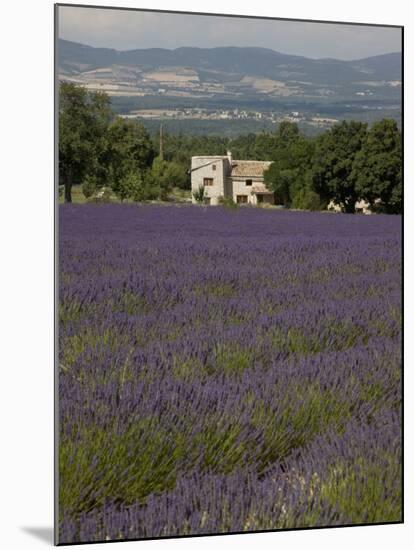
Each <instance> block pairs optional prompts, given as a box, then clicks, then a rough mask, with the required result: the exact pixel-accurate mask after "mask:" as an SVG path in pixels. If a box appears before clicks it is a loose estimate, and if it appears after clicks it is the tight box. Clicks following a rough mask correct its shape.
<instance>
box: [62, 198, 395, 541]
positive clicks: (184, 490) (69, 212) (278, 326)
mask: <svg viewBox="0 0 414 550" xmlns="http://www.w3.org/2000/svg"><path fill="white" fill-rule="evenodd" d="M400 227H401V218H400V217H398V216H380V215H378V216H357V215H342V214H338V215H335V214H327V213H325V214H323V213H304V212H301V213H300V212H284V211H274V210H269V211H266V210H262V209H254V208H244V209H243V208H240V209H238V210H229V209H226V208H224V207H195V206H194V207H191V206H183V207H177V206H154V205H147V206H136V205H121V204H109V205H62V206H60V310H59V316H60V343H59V355H60V422H61V424H60V542H61V543H63V542H79V541H94V540H109V539H119V538H145V537H159V536H168V535H184V534H200V533H220V532H238V531H254V530H262V529H282V528H292V527H309V526H331V525H338V524H340V525H344V524H362V523H377V522H395V521H399V520H400V519H401V466H400V458H401V457H400V453H401V447H400V446H401V431H400V399H401V391H400V374H401V371H400V369H401V309H400V308H401V303H400V302H401V234H400Z"/></svg>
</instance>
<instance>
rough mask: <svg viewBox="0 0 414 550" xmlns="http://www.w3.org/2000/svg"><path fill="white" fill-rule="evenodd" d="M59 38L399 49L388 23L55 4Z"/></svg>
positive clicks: (357, 51) (318, 53)
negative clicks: (356, 23) (375, 23)
mask: <svg viewBox="0 0 414 550" xmlns="http://www.w3.org/2000/svg"><path fill="white" fill-rule="evenodd" d="M59 37H60V38H65V39H67V40H73V41H74V42H80V43H83V44H88V45H91V46H100V47H107V48H108V47H109V48H115V49H118V50H128V49H134V48H170V49H173V48H178V47H181V46H197V47H204V48H209V47H210V48H211V47H215V46H257V47H265V48H271V49H274V50H277V51H280V52H283V53H289V54H296V55H305V56H307V57H314V58H321V57H335V58H338V59H358V58H362V57H367V56H370V55H379V54H382V53H388V52H395V51H401V30H400V29H399V28H392V27H370V26H365V25H364V26H356V25H349V24H348V25H346V24H335V23H329V24H327V23H313V22H300V21H286V20H285V21H281V20H266V19H246V18H236V17H226V16H202V15H191V14H172V13H159V12H158V13H157V12H145V11H134V10H116V9H104V8H81V7H69V6H60V8H59Z"/></svg>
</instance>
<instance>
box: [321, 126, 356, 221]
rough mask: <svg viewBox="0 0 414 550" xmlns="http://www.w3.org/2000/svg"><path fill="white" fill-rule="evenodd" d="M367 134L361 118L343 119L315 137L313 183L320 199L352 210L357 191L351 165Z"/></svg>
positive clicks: (347, 210) (346, 210)
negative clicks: (359, 119)
mask: <svg viewBox="0 0 414 550" xmlns="http://www.w3.org/2000/svg"><path fill="white" fill-rule="evenodd" d="M366 134H367V125H366V124H364V123H362V122H355V121H351V122H347V121H343V122H341V123H339V124H336V125H335V126H333V127H332V128H331V129H330V130H328V131H327V132H325V133H324V134H322V135H321V136H319V137H318V138H317V140H316V147H315V155H314V164H313V178H312V186H313V190H314V191H316V192H317V193H318V194H319V195H320V196H321V197H322V199H324V200H326V201H327V202H329V200H333V201H334V203H335V204H338V205H340V206H341V208H342V209H343V210H344V211H345V212H355V203H356V202H357V200H358V198H359V192H358V190H357V188H356V186H355V177H354V175H353V166H354V161H355V158H356V156H357V154H358V153H359V152H360V151H361V149H362V146H363V144H364V142H365V138H366Z"/></svg>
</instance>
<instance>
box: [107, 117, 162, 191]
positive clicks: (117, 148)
mask: <svg viewBox="0 0 414 550" xmlns="http://www.w3.org/2000/svg"><path fill="white" fill-rule="evenodd" d="M108 142H109V148H108V158H109V165H110V179H111V186H112V189H113V190H114V192H115V193H117V194H118V191H119V186H120V185H121V181H122V180H123V179H124V178H125V177H127V176H128V177H129V175H130V174H131V173H133V172H142V171H145V170H147V169H148V168H150V167H151V165H152V162H153V159H154V155H155V152H154V147H153V144H152V141H151V139H150V136H149V134H148V132H147V130H146V129H145V127H144V126H143V125H142V124H140V123H138V122H135V121H130V120H125V119H122V118H116V119H115V120H114V121H113V122H112V124H111V125H110V127H109V129H108Z"/></svg>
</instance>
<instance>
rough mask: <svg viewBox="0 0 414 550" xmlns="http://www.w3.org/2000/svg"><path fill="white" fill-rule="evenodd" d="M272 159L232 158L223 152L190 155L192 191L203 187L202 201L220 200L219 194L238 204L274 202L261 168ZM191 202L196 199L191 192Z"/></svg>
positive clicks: (213, 201) (265, 168) (208, 202)
mask: <svg viewBox="0 0 414 550" xmlns="http://www.w3.org/2000/svg"><path fill="white" fill-rule="evenodd" d="M270 164H271V162H267V161H258V160H233V158H232V155H231V152H230V151H228V152H227V155H224V156H201V157H192V158H191V191H192V193H194V192H196V191H198V189H199V188H200V187H204V193H205V203H206V204H219V201H220V199H221V198H224V199H232V200H233V201H234V202H235V203H238V204H263V203H267V204H275V197H274V193H273V192H272V191H269V189H267V187H266V186H265V184H264V172H265V170H267V168H269V166H270ZM192 200H193V203H195V202H196V200H195V198H194V196H193V195H192Z"/></svg>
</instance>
